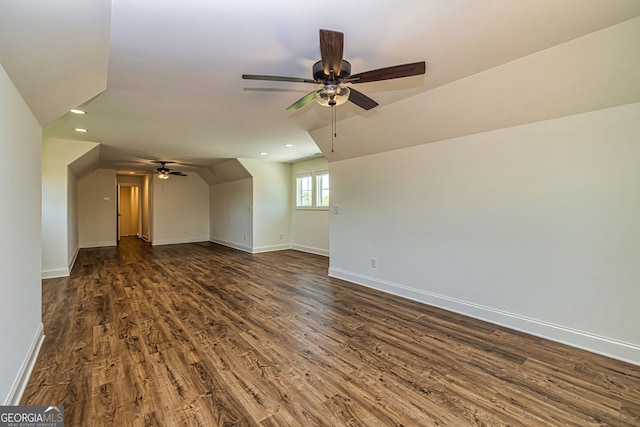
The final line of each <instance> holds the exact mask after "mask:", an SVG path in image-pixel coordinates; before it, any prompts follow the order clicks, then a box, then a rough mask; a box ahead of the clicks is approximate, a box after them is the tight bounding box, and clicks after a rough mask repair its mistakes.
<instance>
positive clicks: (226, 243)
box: [209, 237, 253, 253]
mask: <svg viewBox="0 0 640 427" xmlns="http://www.w3.org/2000/svg"><path fill="white" fill-rule="evenodd" d="M209 241H210V242H211V243H217V244H218V245H222V246H226V247H228V248H232V249H237V250H239V251H242V252H249V253H253V248H251V246H246V245H241V244H240V243H235V242H229V241H228V240H224V239H218V238H216V237H209Z"/></svg>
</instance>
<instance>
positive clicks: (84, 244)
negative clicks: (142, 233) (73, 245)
mask: <svg viewBox="0 0 640 427" xmlns="http://www.w3.org/2000/svg"><path fill="white" fill-rule="evenodd" d="M108 246H118V241H117V240H103V241H100V242H80V248H82V249H84V248H105V247H108Z"/></svg>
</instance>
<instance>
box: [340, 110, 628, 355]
mask: <svg viewBox="0 0 640 427" xmlns="http://www.w3.org/2000/svg"><path fill="white" fill-rule="evenodd" d="M639 138H640V103H636V104H631V105H627V106H621V107H615V108H610V109H605V110H599V111H595V112H591V113H584V114H580V115H575V116H569V117H564V118H558V119H553V120H548V121H543V122H539V123H534V124H529V125H523V126H518V127H513V128H508V129H503V130H499V131H492V132H487V133H482V134H477V135H471V136H467V137H461V138H455V139H452V140H448V141H442V142H437V143H431V144H425V145H422V146H418V147H411V148H406V149H401V150H395V151H391V152H388V153H380V154H375V155H371V156H366V157H361V158H357V159H351V160H344V161H340V162H335V163H332V164H331V179H332V198H333V199H334V200H333V203H334V204H338V205H340V213H339V214H332V215H331V266H330V274H331V275H332V276H336V277H340V278H344V279H347V280H351V281H353V282H357V283H361V284H364V285H367V286H371V287H374V288H378V289H382V290H385V291H387V292H391V293H395V294H399V295H402V296H405V297H408V298H412V299H416V300H419V301H423V302H426V303H429V304H433V305H437V306H441V307H444V308H447V309H450V310H453V311H458V312H462V313H464V314H467V315H470V316H474V317H479V318H482V319H486V320H489V321H492V322H495V323H498V324H503V325H506V326H508V327H512V328H515V329H519V330H523V331H526V332H529V333H533V334H536V335H541V336H545V337H547V338H551V339H554V340H557V341H560V342H565V343H568V344H571V345H574V346H577V347H582V348H587V349H589V350H592V351H596V352H599V353H603V354H607V355H610V356H613V357H617V358H620V359H623V360H629V361H632V362H633V363H636V364H640V328H638V327H637V325H639V324H640V311H639V310H638V308H637V302H638V301H640V287H639V286H638V260H639V259H640V227H639V226H638V218H640V192H639V191H638V188H639V187H638V186H639V183H640V168H639V167H638V159H640V144H639V143H638V141H640V139H639ZM371 258H376V259H377V268H371V267H370V259H371Z"/></svg>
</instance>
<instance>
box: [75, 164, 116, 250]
mask: <svg viewBox="0 0 640 427" xmlns="http://www.w3.org/2000/svg"><path fill="white" fill-rule="evenodd" d="M116 197H117V195H116V171H115V169H97V170H95V171H94V172H92V173H90V174H88V175H86V176H84V177H83V178H82V179H80V180H78V230H79V238H80V247H81V248H90V247H101V246H115V245H116V244H117V236H116Z"/></svg>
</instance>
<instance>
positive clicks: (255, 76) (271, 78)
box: [242, 74, 317, 83]
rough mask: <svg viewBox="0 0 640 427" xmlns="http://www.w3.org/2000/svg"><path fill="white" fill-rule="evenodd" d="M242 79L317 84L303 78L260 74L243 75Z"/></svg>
mask: <svg viewBox="0 0 640 427" xmlns="http://www.w3.org/2000/svg"><path fill="white" fill-rule="evenodd" d="M242 78H243V79H245V80H269V81H274V82H294V83H317V82H316V81H315V80H311V79H304V78H302V77H283V76H262V75H259V74H243V75H242Z"/></svg>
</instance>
